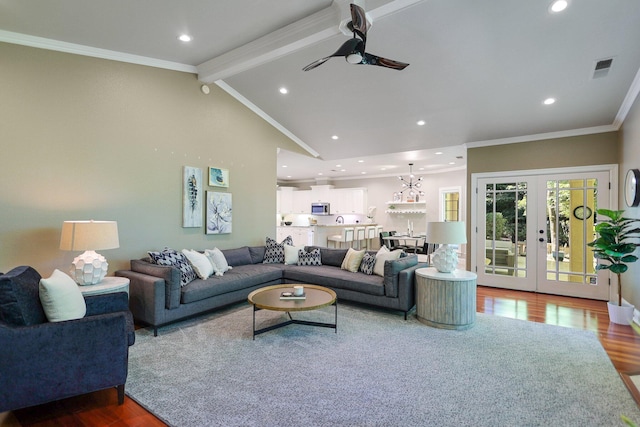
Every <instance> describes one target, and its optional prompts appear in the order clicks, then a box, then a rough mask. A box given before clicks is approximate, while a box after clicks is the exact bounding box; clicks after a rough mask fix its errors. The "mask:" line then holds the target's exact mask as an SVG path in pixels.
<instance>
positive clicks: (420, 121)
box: [417, 120, 427, 126]
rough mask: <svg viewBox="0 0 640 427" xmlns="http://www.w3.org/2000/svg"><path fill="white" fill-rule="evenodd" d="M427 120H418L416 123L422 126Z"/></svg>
mask: <svg viewBox="0 0 640 427" xmlns="http://www.w3.org/2000/svg"><path fill="white" fill-rule="evenodd" d="M426 123H427V122H425V121H424V120H418V121H417V124H418V126H424V125H425V124H426Z"/></svg>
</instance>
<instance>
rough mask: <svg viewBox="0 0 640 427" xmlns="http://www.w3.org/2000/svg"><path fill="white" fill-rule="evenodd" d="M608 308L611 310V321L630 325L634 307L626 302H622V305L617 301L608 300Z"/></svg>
mask: <svg viewBox="0 0 640 427" xmlns="http://www.w3.org/2000/svg"><path fill="white" fill-rule="evenodd" d="M607 309H608V310H609V320H610V321H611V323H615V324H618V325H629V323H630V322H631V320H632V319H633V310H634V307H633V306H632V305H631V304H628V303H626V302H622V305H621V306H619V305H618V304H616V303H611V302H607Z"/></svg>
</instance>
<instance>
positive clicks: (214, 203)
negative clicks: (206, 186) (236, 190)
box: [207, 191, 233, 234]
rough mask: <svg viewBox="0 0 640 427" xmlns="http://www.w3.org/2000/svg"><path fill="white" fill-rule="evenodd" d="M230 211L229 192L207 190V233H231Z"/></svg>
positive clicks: (231, 210) (231, 211) (231, 207)
mask: <svg viewBox="0 0 640 427" xmlns="http://www.w3.org/2000/svg"><path fill="white" fill-rule="evenodd" d="M232 213H233V203H232V198H231V193H218V192H215V191H207V234H229V233H231V229H232V225H233V220H232V218H233V217H232Z"/></svg>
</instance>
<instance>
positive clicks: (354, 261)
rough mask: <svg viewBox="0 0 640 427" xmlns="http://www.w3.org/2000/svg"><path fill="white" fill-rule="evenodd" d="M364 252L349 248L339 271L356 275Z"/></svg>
mask: <svg viewBox="0 0 640 427" xmlns="http://www.w3.org/2000/svg"><path fill="white" fill-rule="evenodd" d="M364 252H365V250H364V249H362V250H361V251H356V250H355V249H353V248H349V250H348V251H347V254H346V255H345V256H344V259H343V260H342V265H341V266H340V268H341V269H343V270H347V271H350V272H352V273H357V272H358V269H359V268H360V263H361V262H362V258H363V257H364Z"/></svg>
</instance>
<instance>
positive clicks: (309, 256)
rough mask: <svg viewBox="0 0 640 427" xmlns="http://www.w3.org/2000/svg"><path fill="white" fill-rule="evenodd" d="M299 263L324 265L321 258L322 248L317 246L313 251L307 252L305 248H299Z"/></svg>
mask: <svg viewBox="0 0 640 427" xmlns="http://www.w3.org/2000/svg"><path fill="white" fill-rule="evenodd" d="M298 265H322V262H321V259H320V249H318V248H316V249H314V250H312V251H311V252H307V251H305V250H304V249H299V250H298Z"/></svg>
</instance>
